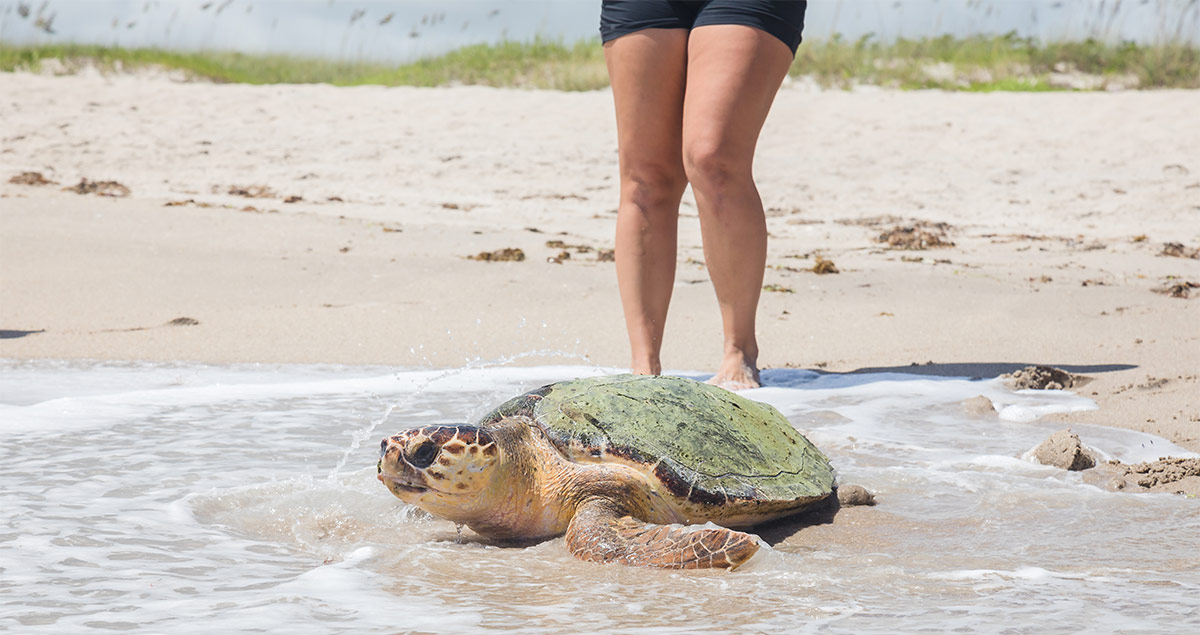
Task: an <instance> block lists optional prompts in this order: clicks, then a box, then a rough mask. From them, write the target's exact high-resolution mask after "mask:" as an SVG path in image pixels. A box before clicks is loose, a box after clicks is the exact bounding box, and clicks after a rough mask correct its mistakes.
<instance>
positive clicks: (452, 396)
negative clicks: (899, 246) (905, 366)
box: [0, 362, 1200, 633]
mask: <svg viewBox="0 0 1200 635" xmlns="http://www.w3.org/2000/svg"><path fill="white" fill-rule="evenodd" d="M602 372H604V371H602V370H600V369H596V368H591V367H582V366H580V367H562V366H560V367H539V368H484V369H472V370H456V371H429V370H418V371H394V370H391V369H384V368H376V369H370V368H367V369H363V368H353V369H347V368H341V367H332V366H330V367H320V366H238V367H211V366H199V365H172V364H153V365H152V364H111V363H107V364H79V363H64V362H0V431H2V434H3V435H4V440H5V442H4V444H3V446H2V447H0V630H2V629H5V628H7V629H11V630H13V631H19V632H71V633H82V632H91V631H111V630H134V629H137V630H143V631H152V632H172V633H189V632H197V633H212V632H226V631H255V630H266V631H285V630H301V629H302V630H303V632H348V631H354V632H396V631H406V630H428V631H438V632H464V631H476V630H520V631H522V632H547V633H551V632H552V633H558V632H562V631H563V630H571V631H580V630H590V631H596V632H614V631H619V632H664V633H665V632H672V633H674V632H691V631H702V632H712V631H731V630H735V629H736V630H738V631H742V632H755V631H759V632H762V631H766V632H781V631H788V632H792V631H803V630H818V629H821V630H829V631H837V632H853V633H863V632H894V631H897V630H904V631H916V630H937V631H939V632H940V631H948V630H955V629H957V630H965V631H971V632H997V631H1006V630H1016V631H1029V630H1033V629H1034V628H1036V629H1037V630H1039V631H1042V632H1077V631H1079V630H1095V631H1101V632H1114V631H1141V630H1144V631H1149V632H1195V629H1196V627H1197V626H1200V569H1198V567H1197V556H1196V554H1197V553H1200V506H1198V505H1197V504H1196V501H1193V500H1188V499H1183V498H1180V497H1176V496H1172V495H1131V494H1120V493H1110V492H1106V491H1103V490H1101V489H1098V488H1096V487H1093V486H1091V485H1087V484H1085V483H1083V481H1082V480H1081V478H1080V477H1079V475H1078V474H1072V473H1066V472H1061V471H1058V470H1055V469H1052V468H1047V467H1043V466H1039V465H1034V464H1032V463H1029V462H1027V461H1024V460H1022V459H1021V458H1020V456H1021V455H1022V454H1023V453H1024V452H1026V451H1027V450H1029V449H1030V448H1032V447H1033V446H1035V445H1036V444H1037V443H1039V442H1040V441H1041V440H1043V439H1044V438H1045V437H1047V436H1049V434H1050V433H1051V432H1053V431H1054V430H1056V429H1058V428H1059V427H1061V425H1055V424H1052V423H1044V422H1039V421H1038V420H1036V419H1037V417H1041V416H1044V415H1045V414H1047V413H1049V412H1056V411H1058V412H1061V411H1066V410H1072V409H1082V408H1092V407H1094V405H1093V404H1092V403H1091V402H1090V401H1088V400H1086V399H1083V398H1080V397H1077V396H1074V395H1071V394H1069V393H1062V392H1053V391H1022V392H1019V393H1013V392H1011V391H1008V390H1007V389H1005V388H1004V387H1003V386H1002V385H1000V383H999V382H997V381H995V380H989V381H968V380H965V379H936V378H933V379H931V378H929V377H917V376H911V375H897V374H887V375H883V374H879V375H853V376H840V375H820V374H817V373H812V372H807V371H776V372H774V373H772V372H768V373H767V374H766V377H765V379H766V381H767V383H768V386H769V387H767V388H764V389H760V390H757V391H751V392H750V393H748V395H749V396H751V397H753V398H756V399H759V400H762V401H767V402H770V403H772V404H774V405H775V406H777V407H778V408H780V410H781V411H782V412H783V413H784V414H786V415H787V416H788V417H789V419H790V420H791V421H792V422H793V423H794V424H795V425H796V426H797V427H798V428H800V429H801V430H803V431H804V432H805V433H806V434H807V435H808V436H809V437H810V438H811V439H812V440H813V441H814V442H815V443H816V444H817V445H818V446H820V447H821V448H822V449H824V450H825V451H826V452H827V453H828V454H829V455H830V457H831V459H832V460H833V463H834V465H835V466H836V467H837V469H838V471H839V473H840V476H841V480H842V481H843V482H848V483H859V484H862V485H864V486H866V487H867V488H869V489H871V490H872V491H874V492H876V494H877V496H878V498H879V501H880V504H879V505H878V506H876V507H873V508H851V509H844V510H842V511H841V512H839V513H838V514H837V516H836V517H834V518H833V519H832V523H828V522H824V521H826V520H828V519H827V518H825V519H812V518H810V519H807V520H799V521H786V522H782V523H776V524H774V525H770V526H768V527H765V528H763V529H762V533H763V535H764V537H765V538H766V539H767V540H768V542H770V543H771V544H772V545H773V546H772V547H771V548H770V549H764V550H762V551H761V552H760V555H758V556H756V557H755V559H754V560H752V561H751V562H750V563H749V564H748V565H747V566H746V567H744V568H742V569H741V570H738V571H736V572H732V573H729V572H687V573H680V572H669V571H655V570H641V569H630V568H625V567H620V566H599V565H593V564H588V563H583V562H579V561H576V560H575V559H573V558H572V557H571V556H570V555H568V554H567V553H566V551H565V549H564V548H563V545H562V541H561V539H558V540H551V541H548V542H545V543H542V544H538V545H535V546H531V547H523V548H514V547H498V546H493V545H489V544H486V543H482V542H480V541H478V540H477V539H476V538H474V537H473V535H472V534H471V533H470V532H469V531H467V532H464V534H463V536H462V537H461V538H460V537H459V536H458V534H457V533H456V531H455V527H454V525H452V524H451V523H447V522H444V521H440V520H436V519H432V518H430V517H429V516H428V515H426V514H425V513H423V512H421V511H419V510H415V509H413V508H411V507H408V506H406V505H404V504H403V503H401V502H400V501H399V500H397V499H395V498H393V497H392V495H391V494H389V493H388V492H387V491H386V490H385V489H384V488H383V486H382V485H380V484H379V483H378V482H377V481H376V480H375V478H374V464H375V460H376V453H377V447H378V440H379V439H380V438H382V437H383V436H386V435H387V434H392V433H394V432H396V431H397V430H399V429H401V428H404V427H408V426H412V425H417V424H424V423H429V422H433V421H445V420H457V421H465V420H468V419H473V418H475V417H478V416H479V415H481V414H482V413H484V412H486V411H487V410H488V409H489V408H490V407H491V406H493V405H495V404H497V403H499V402H500V401H502V400H504V399H506V398H507V397H509V396H512V395H515V394H517V393H518V392H520V391H522V390H524V389H527V388H530V387H534V386H537V385H541V384H543V383H547V382H550V381H556V380H560V379H565V378H569V377H575V376H580V375H589V374H598V373H602ZM981 394H982V395H985V396H987V397H988V398H989V399H991V400H992V401H993V402H994V403H996V405H997V406H998V408H1000V409H1001V413H1000V414H1001V417H1000V418H996V417H987V418H972V417H970V416H968V415H967V414H966V413H965V411H964V409H963V408H962V406H961V405H960V402H961V401H962V400H964V399H967V398H970V397H974V396H976V395H981ZM1074 430H1075V431H1076V432H1077V433H1079V434H1080V436H1081V437H1082V438H1083V439H1084V441H1085V442H1088V443H1089V444H1091V445H1093V446H1096V447H1097V448H1099V449H1100V450H1101V451H1103V452H1104V453H1106V454H1107V455H1109V456H1111V457H1114V458H1120V459H1122V460H1125V461H1137V460H1143V459H1151V458H1157V457H1159V456H1162V455H1168V454H1172V455H1184V456H1191V454H1190V453H1187V452H1185V451H1183V450H1182V449H1180V448H1177V447H1175V446H1173V445H1172V444H1170V443H1168V442H1167V441H1165V440H1163V439H1160V438H1156V437H1152V436H1149V435H1144V434H1140V433H1135V432H1127V431H1121V430H1112V429H1105V428H1095V427H1089V426H1075V427H1074ZM339 466H341V467H340V468H339Z"/></svg>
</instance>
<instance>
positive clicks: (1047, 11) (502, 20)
mask: <svg viewBox="0 0 1200 635" xmlns="http://www.w3.org/2000/svg"><path fill="white" fill-rule="evenodd" d="M599 22H600V0H37V1H36V2H35V1H33V0H0V42H7V43H17V44H35V43H36V44H51V43H63V42H79V43H88V44H103V45H112V46H124V47H161V48H170V49H177V50H196V49H209V50H234V51H242V52H246V53H288V54H299V55H306V56H317V57H323V58H338V59H349V60H386V61H408V60H412V59H417V58H420V57H427V56H431V55H437V54H440V53H444V52H446V51H448V50H451V49H454V48H458V47H461V46H465V45H467V44H476V43H481V42H498V41H501V40H505V39H512V40H519V41H525V40H531V39H533V38H535V37H542V38H549V39H561V40H564V41H567V42H575V41H578V40H581V39H598V37H599V32H598V27H599ZM1008 32H1015V33H1017V34H1018V35H1020V36H1022V37H1032V38H1036V39H1039V40H1043V41H1058V40H1081V39H1086V38H1097V39H1101V40H1107V41H1124V40H1133V41H1137V42H1142V43H1152V42H1159V41H1163V40H1175V41H1179V40H1183V41H1189V42H1192V43H1200V6H1198V4H1197V3H1196V2H1195V1H1194V0H1133V1H1131V0H1125V1H1121V0H967V1H961V0H904V1H902V2H901V1H898V0H836V1H835V0H819V1H816V2H811V3H809V9H808V15H807V18H806V25H805V37H808V38H828V37H830V36H832V35H834V34H840V35H841V36H843V37H846V38H849V39H857V38H860V37H863V36H867V35H870V36H871V37H874V38H877V39H881V40H885V41H891V40H894V39H895V38H898V37H909V38H913V37H926V36H939V35H943V34H951V35H955V36H960V37H961V36H967V35H973V34H980V33H983V34H1004V33H1008Z"/></svg>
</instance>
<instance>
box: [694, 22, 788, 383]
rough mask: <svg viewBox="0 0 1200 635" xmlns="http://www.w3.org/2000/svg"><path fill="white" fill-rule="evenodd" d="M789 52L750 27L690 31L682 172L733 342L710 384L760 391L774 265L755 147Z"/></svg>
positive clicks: (726, 333)
mask: <svg viewBox="0 0 1200 635" xmlns="http://www.w3.org/2000/svg"><path fill="white" fill-rule="evenodd" d="M791 63H792V53H791V50H789V49H788V47H787V46H786V45H785V44H784V43H783V42H780V41H779V40H778V39H776V38H775V37H772V36H771V35H769V34H767V33H765V32H763V31H760V30H758V29H754V28H751V27H747V26H739V25H711V26H701V27H697V28H695V29H692V32H691V36H690V38H689V41H688V68H687V95H686V97H685V98H684V105H683V157H684V168H685V170H686V174H687V176H688V179H689V180H690V181H691V183H692V191H693V192H694V193H695V194H696V203H697V206H698V207H699V211H700V230H701V235H702V237H703V239H704V259H705V261H706V263H707V265H708V271H709V275H710V276H711V277H712V281H713V288H714V290H715V291H716V293H717V303H718V304H719V305H720V308H721V321H722V326H723V330H724V336H725V342H724V351H723V353H722V359H721V365H720V367H718V369H717V372H716V374H715V375H713V377H712V378H711V379H710V380H709V383H713V384H716V385H718V386H723V387H725V388H728V389H730V390H736V389H741V388H755V387H758V385H759V378H758V341H757V339H756V338H755V332H754V331H755V315H756V313H757V310H758V299H759V295H760V294H761V292H762V283H763V270H764V269H765V267H766V259H767V225H766V218H765V217H764V215H763V207H762V199H760V198H759V196H758V189H757V188H756V187H755V185H754V176H753V172H752V170H751V167H752V164H753V161H754V148H755V145H756V144H757V142H758V134H759V132H760V131H761V130H762V125H763V122H764V121H765V120H766V118H767V112H768V111H770V109H771V102H772V101H773V100H774V98H775V93H776V92H777V91H778V90H779V85H780V83H782V82H783V78H784V76H785V75H786V74H787V69H788V67H789V66H791Z"/></svg>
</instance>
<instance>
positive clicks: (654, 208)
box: [621, 164, 687, 219]
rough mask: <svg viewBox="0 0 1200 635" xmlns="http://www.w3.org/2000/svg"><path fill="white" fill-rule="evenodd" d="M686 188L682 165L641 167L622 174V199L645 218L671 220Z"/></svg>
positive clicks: (644, 165)
mask: <svg viewBox="0 0 1200 635" xmlns="http://www.w3.org/2000/svg"><path fill="white" fill-rule="evenodd" d="M686 187H687V175H686V174H684V171H683V166H681V165H674V166H672V165H661V164H640V165H634V166H629V167H627V168H625V169H624V170H622V174H621V198H622V199H623V200H624V201H625V202H626V203H628V204H630V205H632V206H633V207H634V208H636V209H637V211H638V212H639V213H640V214H642V215H644V216H647V217H670V218H672V219H673V218H674V217H675V216H676V215H677V214H678V211H679V199H680V197H682V196H683V190H684V188H686Z"/></svg>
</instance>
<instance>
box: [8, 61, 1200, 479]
mask: <svg viewBox="0 0 1200 635" xmlns="http://www.w3.org/2000/svg"><path fill="white" fill-rule="evenodd" d="M0 93H2V94H4V95H5V96H6V97H5V98H4V99H3V100H2V101H0V122H3V123H2V124H0V331H2V337H0V357H5V358H16V359H36V358H89V359H120V360H194V361H202V362H214V363H223V362H330V363H342V364H389V365H396V366H405V367H416V366H432V367H455V366H461V365H463V364H464V363H467V362H468V361H478V360H499V359H503V358H507V357H512V356H520V359H519V360H517V362H516V363H560V362H567V363H578V362H579V361H581V360H586V361H588V362H592V363H596V364H601V365H606V366H614V367H622V366H623V365H625V364H626V363H627V362H628V360H627V345H626V341H625V334H624V328H623V323H622V317H621V312H620V306H619V302H618V298H617V291H616V285H615V272H614V270H613V264H612V263H611V262H608V261H606V260H605V259H604V258H603V257H602V256H601V254H602V250H606V249H611V248H612V233H613V222H614V218H615V205H616V196H617V190H616V184H615V178H616V176H615V175H616V150H615V141H614V139H615V133H614V126H613V121H612V112H611V95H610V94H609V93H607V92H594V93H553V92H538V91H517V90H497V89H488V88H477V87H457V88H439V89H416V88H391V89H387V88H376V87H362V88H333V87H329V86H262V87H254V86H233V85H212V84H204V83H193V84H188V83H177V82H174V81H171V80H170V79H169V78H166V77H159V76H139V77H133V76H121V77H101V76H97V75H94V74H92V75H87V74H85V75H80V76H71V77H45V76H38V75H30V74H0ZM1196 98H1197V95H1196V94H1195V93H1193V92H1187V91H1156V92H1129V93H1115V94H1107V93H1086V94H1084V93H1080V94H1072V93H1054V94H1005V93H995V94H947V93H939V92H909V93H904V92H889V91H876V90H869V91H860V92H852V93H850V92H811V91H809V90H806V89H803V88H801V87H799V86H785V88H784V89H783V90H782V91H781V93H780V95H779V97H778V99H777V102H776V106H775V108H774V110H773V112H772V115H771V117H770V119H769V120H768V123H767V126H766V130H765V132H764V135H763V138H762V141H761V143H760V148H759V154H758V162H757V166H756V167H757V177H758V181H759V187H760V190H761V191H762V195H763V199H764V203H765V206H766V207H767V209H768V211H767V215H768V227H769V231H770V233H771V243H770V256H769V266H770V269H769V270H768V272H767V279H766V282H767V284H768V285H769V286H771V288H772V289H774V290H772V291H766V292H764V294H763V298H762V302H761V305H760V329H759V334H760V335H759V337H760V345H761V347H762V349H763V353H762V357H761V359H760V361H761V363H762V365H763V366H764V367H785V366H786V367H800V368H812V369H819V370H822V371H825V372H838V373H847V372H864V371H879V370H898V371H906V372H917V373H928V374H934V375H955V376H964V375H965V376H982V377H991V376H996V375H999V374H1001V373H1005V372H1010V371H1012V370H1015V369H1018V368H1021V367H1024V366H1026V365H1030V364H1047V365H1052V366H1057V367H1060V368H1063V369H1066V370H1068V371H1071V372H1073V373H1076V374H1082V375H1086V376H1088V377H1090V378H1092V381H1091V382H1090V383H1088V384H1086V385H1084V386H1082V387H1081V388H1079V389H1078V390H1079V392H1080V393H1081V394H1083V395H1085V396H1088V397H1091V398H1093V399H1095V400H1096V401H1097V402H1098V403H1099V404H1100V409H1099V410H1098V411H1094V412H1086V413H1075V414H1071V415H1060V416H1058V418H1059V419H1061V420H1062V421H1063V422H1064V424H1065V425H1064V427H1066V426H1068V425H1070V424H1072V423H1075V422H1081V423H1096V424H1102V425H1108V426H1118V427H1124V428H1131V429H1135V430H1141V431H1145V432H1149V433H1153V434H1157V435H1161V436H1163V437H1165V438H1166V439H1168V440H1170V441H1173V442H1175V443H1178V444H1180V445H1182V446H1184V447H1187V448H1189V449H1191V450H1197V451H1200V400H1198V399H1197V398H1196V395H1198V394H1200V365H1198V364H1197V361H1198V360H1200V299H1198V298H1200V288H1189V287H1187V286H1186V283H1188V282H1196V283H1200V260H1198V259H1195V258H1189V257H1187V255H1188V254H1189V253H1190V251H1189V250H1194V249H1196V248H1197V247H1200V163H1197V162H1196V159H1195V148H1196V147H1200V128H1198V127H1196V126H1193V125H1186V123H1185V122H1188V121H1190V120H1191V119H1193V118H1194V104H1195V103H1196ZM1114 122H1119V126H1117V125H1116V124H1115V123H1114ZM24 172H39V173H41V174H42V175H43V177H44V178H45V179H46V180H49V181H52V182H53V184H42V185H37V184H25V183H10V182H9V179H10V178H11V177H14V176H17V175H19V174H21V173H24ZM83 179H87V180H88V181H89V182H101V183H102V184H103V182H105V181H114V182H115V183H116V184H119V185H120V186H122V187H123V188H127V189H128V192H129V194H128V195H127V196H120V195H121V194H123V193H124V192H123V191H122V189H121V188H118V187H115V186H114V185H102V186H91V187H89V186H88V185H86V184H84V187H79V188H76V190H78V191H81V192H83V193H77V191H65V190H64V188H68V187H75V186H78V185H80V182H81V180H83ZM22 180H23V181H27V182H29V183H36V179H32V178H30V177H27V178H26V179H22ZM105 193H108V194H116V195H117V196H103V195H102V194H105ZM288 201H291V202H288ZM909 228H911V230H909ZM897 229H899V230H900V231H896V230H897ZM914 237H915V239H914ZM881 238H882V239H883V240H882V241H881ZM554 241H559V242H554ZM939 243H941V244H940V245H939ZM950 243H952V244H950ZM1169 243H1178V244H1180V245H1182V247H1183V250H1182V251H1180V250H1177V249H1171V248H1167V247H1165V245H1167V244H1169ZM906 246H908V247H922V246H924V247H926V248H925V249H905V248H904V247H906ZM505 248H519V249H520V250H521V251H522V253H523V255H524V259H523V260H520V261H517V260H508V261H499V262H496V261H486V260H478V259H476V260H472V259H468V258H467V256H473V255H477V254H479V253H481V252H493V251H496V250H502V249H505ZM564 252H566V253H567V254H568V255H567V257H563V253H564ZM1164 252H1166V253H1176V254H1182V255H1165V253H1164ZM510 253H514V252H510ZM818 256H820V257H823V258H825V259H828V260H829V261H832V263H834V264H835V265H836V269H837V270H838V273H836V274H826V275H818V274H816V273H813V272H812V271H811V269H812V268H813V267H814V265H816V264H817V262H818V259H817V257H818ZM702 261H703V253H702V250H701V248H700V239H699V225H698V219H697V217H696V211H695V206H694V203H693V202H692V199H691V196H690V193H689V194H688V195H687V197H686V199H685V204H684V206H683V208H682V218H681V232H680V253H679V265H678V272H677V280H678V283H677V286H676V288H675V294H674V298H673V300H672V312H671V316H670V318H669V323H668V326H667V340H666V343H665V346H664V361H665V364H666V366H667V367H668V368H674V369H695V370H703V369H706V368H711V367H712V365H713V364H714V363H715V362H716V361H717V360H718V355H719V352H720V324H719V320H718V315H717V311H716V305H715V300H714V297H713V293H712V286H711V283H710V282H709V279H708V276H707V273H706V271H705V269H704V268H703V265H702ZM1181 285H1182V286H1181ZM1172 287H1174V288H1175V289H1176V290H1177V292H1179V293H1183V292H1184V291H1187V292H1189V293H1190V296H1191V297H1190V298H1184V297H1172V296H1171V295H1169V294H1164V293H1159V292H1156V290H1162V289H1168V290H1169V289H1171V288H1172ZM180 318H185V319H180ZM530 351H535V353H533V354H527V353H529V352H530ZM1083 442H1084V443H1086V442H1087V439H1086V438H1084V439H1083ZM1193 480H1194V479H1193ZM1195 489H1200V487H1196V488H1195ZM1193 493H1194V492H1193Z"/></svg>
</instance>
